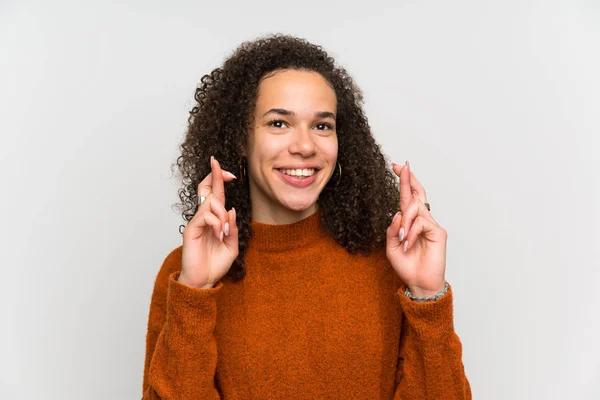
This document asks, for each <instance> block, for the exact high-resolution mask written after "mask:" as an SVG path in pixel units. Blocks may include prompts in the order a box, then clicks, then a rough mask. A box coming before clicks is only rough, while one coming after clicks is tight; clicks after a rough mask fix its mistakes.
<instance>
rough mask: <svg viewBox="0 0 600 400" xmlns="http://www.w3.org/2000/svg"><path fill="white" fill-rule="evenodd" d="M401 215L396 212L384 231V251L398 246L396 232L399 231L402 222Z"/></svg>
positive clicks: (398, 239) (398, 240) (398, 241)
mask: <svg viewBox="0 0 600 400" xmlns="http://www.w3.org/2000/svg"><path fill="white" fill-rule="evenodd" d="M401 217H402V214H400V212H397V213H396V214H395V215H394V217H393V218H392V223H391V224H390V226H389V227H388V228H387V231H386V249H388V250H391V249H394V248H396V247H398V246H400V238H399V237H398V230H399V229H400V222H401V220H402V218H401Z"/></svg>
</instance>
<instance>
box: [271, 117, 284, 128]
mask: <svg viewBox="0 0 600 400" xmlns="http://www.w3.org/2000/svg"><path fill="white" fill-rule="evenodd" d="M267 125H269V126H272V127H275V128H284V125H287V123H286V122H285V121H283V120H281V119H274V120H273V121H269V122H267Z"/></svg>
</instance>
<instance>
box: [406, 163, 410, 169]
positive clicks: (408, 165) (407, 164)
mask: <svg viewBox="0 0 600 400" xmlns="http://www.w3.org/2000/svg"><path fill="white" fill-rule="evenodd" d="M406 166H407V167H408V170H409V171H410V164H409V163H408V160H406Z"/></svg>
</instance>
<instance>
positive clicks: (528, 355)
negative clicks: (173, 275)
mask: <svg viewBox="0 0 600 400" xmlns="http://www.w3.org/2000/svg"><path fill="white" fill-rule="evenodd" d="M599 27H600V3H599V2H598V1H596V0H588V1H583V0H581V1H577V0H571V1H526V0H510V1H506V0H505V1H482V0H470V1H469V0H456V1H442V0H439V1H387V2H383V1H369V2H356V3H352V2H348V1H330V2H327V1H299V2H282V1H271V2H269V1H258V0H257V1H254V2H242V1H220V2H202V1H171V2H169V3H167V2H159V1H141V0H140V1H121V2H119V4H109V2H103V1H87V2H85V1H77V2H76V1H59V0H55V1H52V2H33V1H8V2H7V1H3V2H0V133H1V142H0V156H1V165H0V171H1V172H0V174H1V179H2V181H1V186H0V187H1V188H2V189H1V191H2V196H1V197H0V202H1V207H0V209H1V218H2V219H1V224H0V226H1V234H2V238H1V239H2V240H1V242H0V243H2V249H1V251H2V254H1V256H2V258H1V259H2V261H1V262H0V267H1V272H2V275H1V276H2V279H1V281H0V282H1V284H0V307H1V328H0V397H2V398H3V399H39V398H43V399H61V400H64V399H98V400H99V399H108V398H110V399H134V398H140V397H141V384H142V372H143V362H144V347H145V335H146V323H147V317H148V307H149V304H150V295H151V292H152V286H153V283H154V279H155V276H156V274H157V273H158V269H159V268H160V265H161V263H162V261H163V259H164V257H165V256H166V255H167V254H168V253H169V252H170V251H171V250H172V249H173V248H175V247H176V246H178V245H180V244H181V240H182V239H181V236H180V234H179V233H178V226H179V224H181V223H182V222H183V221H182V219H181V217H180V215H178V214H177V213H176V212H175V211H173V209H172V208H171V205H172V204H173V203H175V202H176V201H178V197H177V188H178V182H176V181H175V179H174V178H172V176H171V170H170V166H171V163H172V162H173V161H174V160H175V158H176V157H177V150H178V145H179V143H180V142H181V140H182V137H183V134H184V132H185V128H186V123H187V116H188V111H189V110H190V109H191V108H192V107H193V104H194V103H193V94H194V89H195V87H196V84H197V83H198V82H199V80H200V78H201V77H202V75H204V74H206V73H208V72H210V70H212V69H213V68H215V67H218V66H219V65H220V64H221V62H222V61H223V60H224V59H225V57H226V56H228V55H229V54H230V53H231V52H232V51H233V50H234V48H235V47H236V46H237V45H238V44H239V43H241V42H242V41H245V40H251V39H254V38H256V37H257V36H259V35H261V34H265V33H273V32H283V33H291V34H294V35H298V36H301V37H304V38H306V39H308V40H310V41H312V42H314V43H318V44H321V45H323V46H324V47H325V48H326V49H327V50H329V52H330V53H331V55H332V56H334V57H335V58H336V60H337V61H338V63H339V64H341V65H343V66H344V67H346V69H347V70H348V71H349V72H350V73H351V74H352V76H353V77H354V78H355V80H356V82H357V83H358V85H359V86H360V87H361V88H362V89H363V91H364V94H365V109H366V112H367V115H368V117H369V122H370V124H371V126H372V129H373V132H374V135H375V137H376V139H377V141H378V142H379V143H380V144H381V145H382V148H383V151H384V152H385V153H386V154H387V155H388V156H389V157H390V159H391V160H393V161H395V162H397V163H403V162H404V160H406V159H408V160H409V161H410V162H411V166H412V169H413V171H414V172H415V174H416V175H417V176H418V177H419V179H420V181H421V182H422V183H423V185H424V186H425V189H426V190H427V194H428V198H429V201H430V203H431V206H432V212H433V214H434V216H435V217H436V219H437V221H438V222H439V223H440V224H441V225H442V226H443V227H444V228H446V230H447V231H448V232H449V239H448V264H447V278H448V281H449V282H450V283H452V284H453V286H454V290H455V327H456V331H457V333H458V334H459V336H460V338H461V340H462V342H463V351H464V353H463V361H464V364H465V368H466V371H467V376H468V378H469V380H470V382H471V386H472V389H473V393H474V398H476V399H563V398H570V399H598V398H600V363H599V361H598V360H599V359H600V345H599V342H598V340H597V337H600V323H599V315H600V313H599V312H598V308H599V307H600V285H599V283H600V262H599V261H598V260H599V259H600V251H599V249H600V246H599V244H600V240H599V239H600V235H599V232H598V230H599V227H600V223H599V222H600V221H599V220H600V213H599V212H598V208H597V207H598V205H599V204H600V190H599V189H600V184H599V171H600V161H599V159H600V145H599V139H598V135H599V134H600V117H599V116H600V77H599V71H600V30H599V29H600V28H599Z"/></svg>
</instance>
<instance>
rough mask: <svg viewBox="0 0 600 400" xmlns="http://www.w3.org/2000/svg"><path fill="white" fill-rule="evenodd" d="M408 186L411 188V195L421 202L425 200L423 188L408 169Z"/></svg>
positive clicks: (425, 195)
mask: <svg viewBox="0 0 600 400" xmlns="http://www.w3.org/2000/svg"><path fill="white" fill-rule="evenodd" d="M410 187H411V190H412V194H413V196H416V197H418V198H419V199H421V201H422V202H423V203H426V202H427V194H426V193H425V188H424V187H423V185H421V182H419V180H418V179H417V177H416V176H415V174H414V173H413V172H412V171H410Z"/></svg>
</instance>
